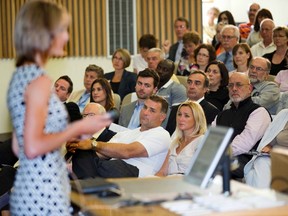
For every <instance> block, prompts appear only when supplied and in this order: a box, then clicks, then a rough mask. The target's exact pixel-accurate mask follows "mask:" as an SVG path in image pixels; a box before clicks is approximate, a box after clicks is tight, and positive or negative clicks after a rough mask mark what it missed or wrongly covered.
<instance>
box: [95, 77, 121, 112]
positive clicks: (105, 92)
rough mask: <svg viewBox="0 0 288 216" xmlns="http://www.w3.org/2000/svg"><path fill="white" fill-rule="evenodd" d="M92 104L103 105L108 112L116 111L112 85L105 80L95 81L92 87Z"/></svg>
mask: <svg viewBox="0 0 288 216" xmlns="http://www.w3.org/2000/svg"><path fill="white" fill-rule="evenodd" d="M90 102H94V103H98V104H100V105H102V106H103V107H104V108H105V110H106V111H110V110H114V109H116V107H115V104H114V100H113V95H112V89H111V86H110V83H109V82H108V81H107V79H105V78H99V79H96V80H94V82H93V83H92V85H91V92H90Z"/></svg>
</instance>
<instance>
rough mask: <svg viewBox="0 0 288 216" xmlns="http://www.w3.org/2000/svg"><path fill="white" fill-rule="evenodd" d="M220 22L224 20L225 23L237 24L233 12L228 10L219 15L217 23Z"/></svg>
mask: <svg viewBox="0 0 288 216" xmlns="http://www.w3.org/2000/svg"><path fill="white" fill-rule="evenodd" d="M219 22H224V23H228V24H229V25H234V26H236V23H235V20H234V17H233V15H232V13H231V12H230V11H228V10H225V11H222V12H220V14H219V16H218V20H217V23H219Z"/></svg>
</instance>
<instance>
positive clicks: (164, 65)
mask: <svg viewBox="0 0 288 216" xmlns="http://www.w3.org/2000/svg"><path fill="white" fill-rule="evenodd" d="M174 69H175V64H174V62H173V61H171V60H169V59H163V60H161V61H160V62H159V64H158V65H157V68H156V72H157V73H158V75H159V77H160V85H161V86H162V85H163V84H165V83H167V82H168V81H169V80H170V79H171V77H172V75H173V72H174ZM161 86H160V87H161Z"/></svg>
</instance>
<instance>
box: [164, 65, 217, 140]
mask: <svg viewBox="0 0 288 216" xmlns="http://www.w3.org/2000/svg"><path fill="white" fill-rule="evenodd" d="M208 86H209V79H208V77H207V76H206V74H205V73H204V72H203V71H200V70H197V71H194V72H192V73H191V74H190V75H189V77H188V79H187V90H186V93H187V97H188V100H190V101H194V102H197V103H199V104H200V106H201V107H202V109H203V111H204V114H205V117H206V123H207V125H209V124H211V122H212V121H213V120H214V119H215V116H216V115H217V114H218V113H219V110H218V109H217V108H216V107H215V106H214V105H212V104H211V103H209V102H208V101H206V100H205V98H204V95H205V93H206V92H207V91H208ZM178 108H179V105H177V106H172V108H171V112H170V115H169V119H168V123H167V126H166V130H167V131H168V132H169V133H170V134H171V135H172V134H173V132H174V131H175V128H176V115H177V110H178Z"/></svg>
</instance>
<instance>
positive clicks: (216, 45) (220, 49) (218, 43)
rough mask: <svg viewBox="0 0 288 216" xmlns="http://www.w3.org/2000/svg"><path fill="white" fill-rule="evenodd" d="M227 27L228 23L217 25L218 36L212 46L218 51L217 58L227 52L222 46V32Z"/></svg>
mask: <svg viewBox="0 0 288 216" xmlns="http://www.w3.org/2000/svg"><path fill="white" fill-rule="evenodd" d="M225 25H227V23H224V22H219V23H217V25H216V35H215V36H214V39H213V41H212V46H213V47H214V48H215V50H216V56H218V55H220V54H221V53H222V52H225V50H224V48H223V46H222V44H221V41H222V37H221V31H222V29H223V27H224V26H225Z"/></svg>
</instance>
